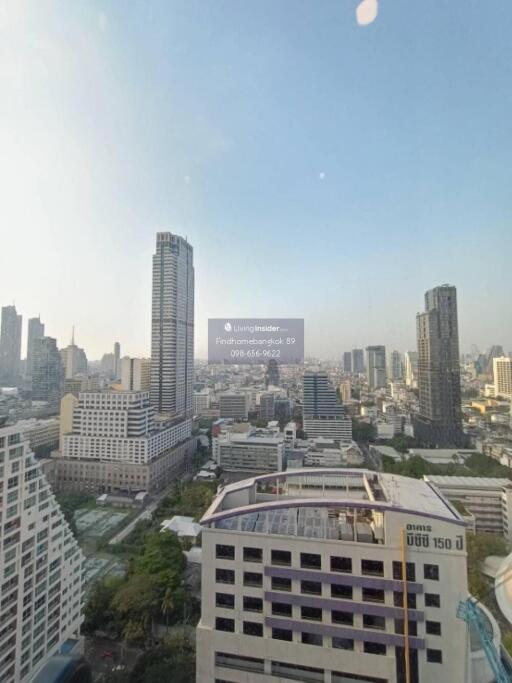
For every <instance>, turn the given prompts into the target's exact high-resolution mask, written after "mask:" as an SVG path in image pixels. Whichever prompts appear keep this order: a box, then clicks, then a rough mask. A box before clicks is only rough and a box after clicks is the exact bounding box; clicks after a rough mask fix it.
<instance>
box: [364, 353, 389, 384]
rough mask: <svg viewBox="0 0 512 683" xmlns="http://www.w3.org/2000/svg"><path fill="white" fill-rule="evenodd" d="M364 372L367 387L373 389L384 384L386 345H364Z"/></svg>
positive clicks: (385, 380) (385, 379)
mask: <svg viewBox="0 0 512 683" xmlns="http://www.w3.org/2000/svg"><path fill="white" fill-rule="evenodd" d="M366 373H367V378H368V389H370V391H374V390H375V389H380V388H382V387H385V386H386V382H387V378H386V347H385V346H367V347H366Z"/></svg>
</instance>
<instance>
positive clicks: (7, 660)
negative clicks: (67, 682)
mask: <svg viewBox="0 0 512 683" xmlns="http://www.w3.org/2000/svg"><path fill="white" fill-rule="evenodd" d="M0 463H2V465H1V466H0V530H1V531H2V546H1V548H0V680H1V681H5V682H6V683H14V682H16V683H28V681H32V680H33V679H34V677H35V676H36V675H37V673H38V672H39V671H40V670H41V669H42V668H43V666H44V665H45V664H46V663H47V661H48V660H49V659H50V657H52V656H54V655H56V654H59V652H60V650H61V647H62V646H63V645H64V643H66V646H69V645H71V644H72V641H74V642H75V643H77V642H78V640H79V638H80V636H79V631H80V624H81V622H82V616H81V601H82V563H83V561H84V560H85V558H84V556H83V554H82V551H81V550H80V548H79V546H78V543H77V542H76V540H75V539H74V537H73V534H72V532H71V530H70V528H69V526H68V523H67V522H66V520H65V518H64V515H63V514H62V511H61V509H60V507H59V505H58V503H57V502H56V500H55V497H54V496H53V495H52V490H51V488H50V486H49V484H48V482H47V480H46V477H45V476H44V475H43V473H42V471H41V467H40V464H39V462H38V461H37V460H36V459H35V458H34V456H33V454H32V452H31V450H30V446H29V441H28V438H27V436H26V435H25V434H24V433H23V430H22V428H21V426H20V425H14V426H6V427H2V428H0Z"/></svg>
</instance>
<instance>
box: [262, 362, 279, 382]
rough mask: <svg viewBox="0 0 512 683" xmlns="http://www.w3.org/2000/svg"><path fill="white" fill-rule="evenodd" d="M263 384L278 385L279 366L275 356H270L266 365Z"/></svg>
mask: <svg viewBox="0 0 512 683" xmlns="http://www.w3.org/2000/svg"><path fill="white" fill-rule="evenodd" d="M265 386H266V387H269V386H273V387H278V386H279V366H278V364H277V361H276V359H275V358H271V359H270V360H269V362H268V365H267V371H266V373H265Z"/></svg>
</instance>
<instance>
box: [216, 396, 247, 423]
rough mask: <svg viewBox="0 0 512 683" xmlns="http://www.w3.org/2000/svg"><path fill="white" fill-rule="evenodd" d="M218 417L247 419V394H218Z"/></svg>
mask: <svg viewBox="0 0 512 683" xmlns="http://www.w3.org/2000/svg"><path fill="white" fill-rule="evenodd" d="M219 410H220V417H223V418H232V419H234V420H247V416H248V414H249V396H248V395H247V394H245V393H229V392H226V393H224V394H220V396H219Z"/></svg>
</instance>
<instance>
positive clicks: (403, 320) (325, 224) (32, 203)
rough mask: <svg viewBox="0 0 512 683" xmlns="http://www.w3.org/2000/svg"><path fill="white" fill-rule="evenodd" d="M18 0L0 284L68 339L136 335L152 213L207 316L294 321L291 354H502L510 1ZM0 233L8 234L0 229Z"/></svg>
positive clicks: (509, 330) (1, 60) (103, 342)
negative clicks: (448, 325) (186, 244)
mask: <svg viewBox="0 0 512 683" xmlns="http://www.w3.org/2000/svg"><path fill="white" fill-rule="evenodd" d="M357 4H358V0H335V1H329V0H322V2H313V1H309V0H308V1H307V2H306V1H304V0H258V1H257V2H256V1H254V2H251V1H249V0H247V1H243V2H241V1H240V0H183V1H179V2H178V1H176V0H162V1H157V0H151V1H148V2H135V1H133V2H121V1H117V2H113V1H112V2H96V1H94V0H90V1H88V2H68V3H62V2H56V1H55V2H54V1H50V0H33V2H28V1H27V0H19V1H17V2H7V3H6V5H5V7H4V8H3V9H2V10H0V39H1V40H0V100H1V101H2V106H1V107H0V148H1V149H2V150H3V153H2V154H1V155H0V183H1V188H2V194H3V198H2V199H1V201H0V225H1V226H2V227H1V230H2V245H1V248H0V293H1V297H0V298H1V301H0V303H2V304H6V303H10V302H11V301H12V300H15V301H16V304H17V307H18V309H19V311H20V312H21V313H23V315H24V317H29V316H32V315H36V314H37V313H41V318H42V319H43V321H44V322H46V324H47V333H49V334H52V335H53V336H56V337H57V338H58V341H59V343H60V344H64V343H67V341H68V338H69V337H70V334H71V325H72V324H73V323H74V324H75V325H76V329H77V342H78V343H80V344H81V345H83V346H85V348H86V351H87V353H88V355H89V357H90V358H94V357H98V356H100V355H101V354H102V353H103V352H105V351H108V350H110V347H111V346H112V344H113V342H114V340H115V339H118V340H119V341H120V342H121V344H122V351H123V353H124V352H126V353H130V354H134V355H136V354H147V353H148V350H149V334H150V325H149V322H150V321H149V318H150V279H151V254H152V251H153V248H154V239H155V238H154V235H155V232H156V231H157V230H166V229H168V230H171V231H174V232H177V233H180V234H183V235H188V238H189V240H190V242H191V243H192V244H193V246H194V250H195V265H196V328H197V355H198V356H204V355H205V347H206V344H205V341H206V340H205V334H206V321H207V318H208V317H209V316H211V317H217V316H219V317H223V316H229V317H233V316H236V315H238V316H244V317H250V316H276V317H277V316H291V317H304V318H305V320H306V352H307V353H309V354H316V355H320V356H323V357H335V356H337V355H339V354H340V353H341V352H342V351H343V350H344V349H346V348H351V347H352V346H354V345H356V344H357V345H366V344H378V343H385V344H386V345H387V346H389V347H390V348H398V349H401V350H405V349H407V348H411V347H414V345H415V313H416V312H417V311H418V310H420V309H421V308H422V306H423V293H424V290H425V289H427V288H430V287H432V286H435V285H437V284H441V283H444V282H450V283H453V284H455V285H457V287H458V292H459V311H460V335H461V344H462V347H463V349H464V348H469V345H470V344H472V343H476V344H478V345H479V346H481V347H485V346H487V345H490V344H492V343H501V344H503V345H504V346H505V349H506V350H509V349H512V309H511V292H512V266H511V253H512V192H511V159H512V136H511V123H510V122H511V121H512V88H511V83H512V57H511V36H512V3H511V2H510V0H493V2H482V1H481V0H449V1H446V0H432V1H431V2H422V1H420V0H381V2H380V12H379V15H378V17H377V19H376V21H375V22H374V23H372V24H371V25H369V26H365V27H363V26H358V24H357V23H356V21H355V8H356V5H357ZM7 245H8V246H7Z"/></svg>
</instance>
